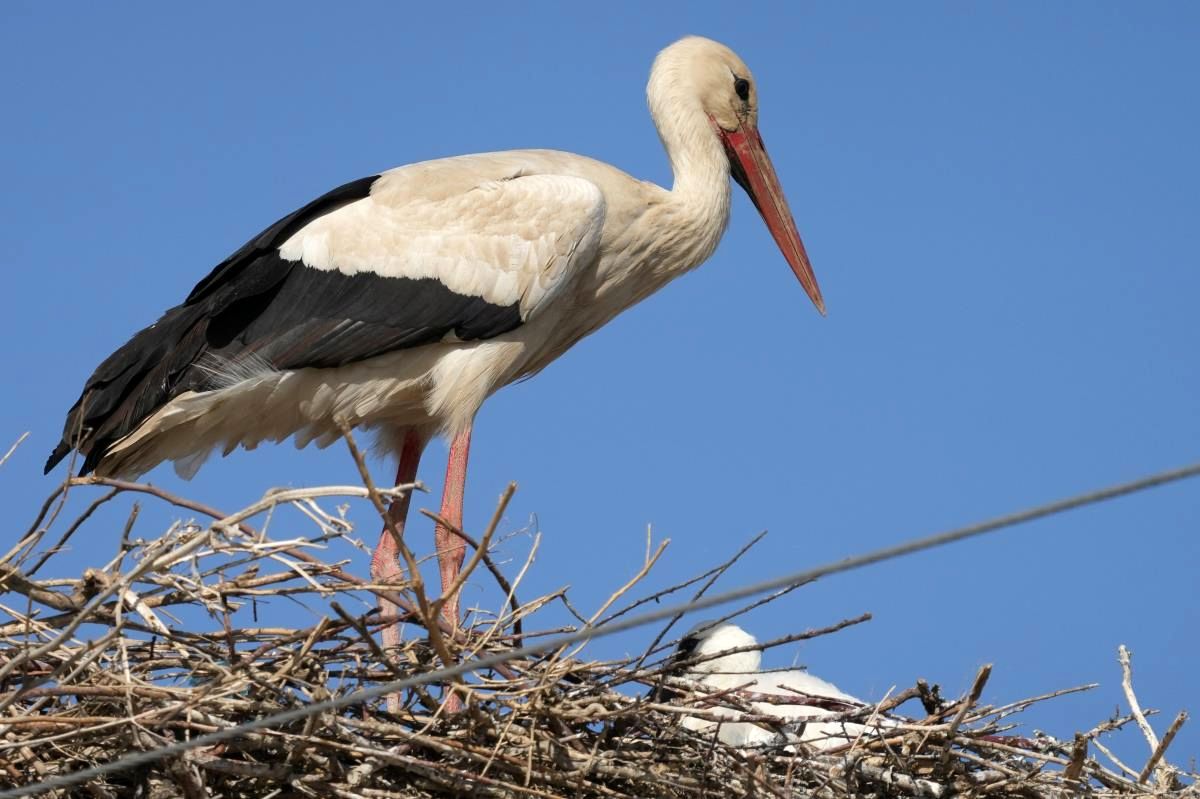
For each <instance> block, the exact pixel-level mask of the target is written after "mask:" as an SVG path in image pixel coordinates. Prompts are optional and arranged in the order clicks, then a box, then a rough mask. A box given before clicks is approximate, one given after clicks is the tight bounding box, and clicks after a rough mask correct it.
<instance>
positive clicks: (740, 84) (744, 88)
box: [733, 78, 750, 100]
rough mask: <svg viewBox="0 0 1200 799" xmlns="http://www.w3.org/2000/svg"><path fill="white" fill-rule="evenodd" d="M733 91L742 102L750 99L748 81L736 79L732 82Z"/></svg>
mask: <svg viewBox="0 0 1200 799" xmlns="http://www.w3.org/2000/svg"><path fill="white" fill-rule="evenodd" d="M733 90H734V91H735V92H737V96H738V97H740V98H742V100H749V99H750V81H748V80H746V79H745V78H738V79H737V80H735V81H734V82H733Z"/></svg>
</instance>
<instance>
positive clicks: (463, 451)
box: [433, 426, 471, 627]
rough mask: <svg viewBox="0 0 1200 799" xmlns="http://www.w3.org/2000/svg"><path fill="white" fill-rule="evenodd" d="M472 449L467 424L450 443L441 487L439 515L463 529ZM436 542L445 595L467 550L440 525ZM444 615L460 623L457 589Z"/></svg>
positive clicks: (434, 537) (454, 536)
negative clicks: (444, 477) (468, 460)
mask: <svg viewBox="0 0 1200 799" xmlns="http://www.w3.org/2000/svg"><path fill="white" fill-rule="evenodd" d="M470 451H471V428H470V427H469V426H468V427H467V429H466V430H463V431H462V432H461V433H459V434H458V435H456V436H455V437H454V440H453V441H451V442H450V461H449V463H447V464H446V486H445V488H444V489H443V490H442V510H441V513H440V514H439V515H440V516H441V517H442V518H443V519H445V520H446V521H448V522H449V523H450V524H452V525H454V526H455V527H457V528H458V529H460V530H461V529H462V521H463V491H464V490H465V488H466V483H467V456H468V455H469V454H470ZM433 543H434V546H435V547H436V548H437V554H438V571H440V572H441V575H442V595H443V596H445V594H446V591H447V590H448V589H449V588H450V586H451V585H452V584H453V583H454V578H455V577H457V576H458V572H459V569H461V568H462V564H463V557H464V556H465V555H466V552H467V549H466V546H465V545H464V544H463V541H462V539H460V538H459V537H458V536H456V535H455V534H454V533H452V532H451V531H450V530H449V529H447V528H446V527H443V526H442V525H440V524H439V525H438V526H437V529H435V530H434V533H433ZM442 615H443V616H444V617H445V618H446V620H447V621H448V622H450V624H451V625H453V626H455V627H457V626H458V592H457V591H456V592H455V594H454V596H451V597H446V604H444V605H443V606H442Z"/></svg>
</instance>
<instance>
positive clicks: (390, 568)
mask: <svg viewBox="0 0 1200 799" xmlns="http://www.w3.org/2000/svg"><path fill="white" fill-rule="evenodd" d="M424 448H425V441H424V439H423V438H422V437H421V436H419V435H418V434H417V433H416V432H415V431H413V430H409V431H408V432H407V433H406V434H405V435H404V444H403V446H402V447H401V448H400V465H399V467H397V469H396V484H397V485H400V484H401V483H411V482H413V481H414V480H416V479H417V465H418V464H419V463H420V462H421V450H423V449H424ZM411 498H412V492H408V493H406V494H404V496H402V497H398V498H397V499H394V500H392V504H391V505H390V506H389V507H388V516H389V517H390V519H391V521H392V525H393V526H394V527H395V528H396V532H397V533H400V534H401V535H403V534H404V521H405V519H407V518H408V503H409V500H410V499H411ZM403 576H404V570H403V569H401V568H400V550H399V548H398V547H397V546H396V540H395V538H393V537H392V533H391V531H390V530H388V528H387V526H384V528H383V533H382V534H381V535H380V536H379V544H378V545H377V546H376V547H375V554H374V555H372V556H371V579H372V580H374V581H375V582H378V583H384V582H388V581H390V580H398V579H400V578H401V577H403ZM399 610H400V609H399V608H397V607H396V606H395V605H393V604H392V603H391V602H388V601H387V600H386V599H383V598H382V597H380V599H379V612H380V613H381V614H382V615H384V616H395V615H396V614H397V613H399ZM399 646H400V625H399V624H398V623H393V624H388V625H386V626H385V627H384V628H383V651H384V652H387V653H388V655H389V657H390V656H391V653H392V652H393V651H395V650H396V649H398V648H399ZM387 706H388V710H389V711H391V712H392V713H396V712H399V710H400V695H399V694H388V697H387Z"/></svg>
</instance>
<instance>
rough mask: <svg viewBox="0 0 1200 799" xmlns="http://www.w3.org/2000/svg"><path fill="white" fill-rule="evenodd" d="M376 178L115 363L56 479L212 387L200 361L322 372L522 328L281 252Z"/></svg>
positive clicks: (98, 380) (132, 344)
mask: <svg viewBox="0 0 1200 799" xmlns="http://www.w3.org/2000/svg"><path fill="white" fill-rule="evenodd" d="M376 179H377V176H376V177H371V178H364V179H362V180H357V181H354V182H353V183H347V184H346V185H344V186H341V187H339V188H337V189H334V190H333V191H332V192H329V193H328V194H326V195H324V196H322V197H320V198H318V199H317V200H314V201H313V202H311V203H309V204H308V205H306V206H304V207H303V208H301V209H300V210H298V211H296V212H295V213H292V214H289V215H288V216H286V217H284V218H283V219H281V220H279V221H278V222H276V223H275V224H274V225H272V226H271V227H269V228H267V229H266V230H264V231H263V232H262V233H260V234H259V235H258V236H256V237H255V238H253V239H251V240H250V241H249V242H248V243H247V244H246V245H245V246H243V247H242V248H241V249H239V250H238V251H237V252H235V253H234V254H233V255H231V256H230V257H229V258H227V259H225V260H224V261H222V262H221V263H220V264H218V265H217V267H216V268H215V269H213V271H212V272H211V273H209V275H208V276H207V277H205V278H204V279H203V280H201V281H200V282H199V283H198V284H196V287H195V288H194V289H192V292H191V293H190V294H189V295H188V297H187V299H186V300H185V301H184V303H183V304H182V305H179V306H177V307H175V308H172V309H170V310H169V311H167V312H166V313H165V314H164V315H163V316H162V318H161V319H159V320H158V321H157V322H155V323H154V324H153V325H151V326H150V327H147V328H145V329H144V330H141V331H139V332H138V333H137V334H135V335H134V336H133V338H131V339H130V340H129V341H128V342H127V343H126V344H125V345H124V346H123V347H121V348H120V349H119V350H117V351H116V352H114V353H113V354H112V355H110V356H109V357H108V358H107V359H105V361H104V362H103V363H101V364H100V366H99V367H98V368H97V369H96V371H95V373H94V374H93V375H92V376H91V378H89V379H88V381H87V383H86V384H85V386H84V389H83V393H82V395H81V396H80V398H79V400H78V401H77V402H76V403H75V405H74V407H72V408H71V410H70V412H69V413H68V414H67V420H66V424H65V426H64V430H63V438H62V442H61V443H60V444H59V445H58V447H56V448H55V450H54V452H53V453H52V454H51V455H50V458H49V460H48V461H47V462H46V471H47V472H49V471H50V470H51V469H52V468H54V466H55V465H57V464H58V462H59V461H61V460H62V459H63V458H64V457H65V456H66V455H67V454H68V453H69V452H70V451H71V450H72V449H79V450H80V451H81V452H83V453H84V454H85V458H84V462H83V466H82V468H81V470H80V473H81V474H86V473H88V472H90V471H92V470H93V469H95V467H96V465H97V464H98V463H99V462H100V461H101V460H102V459H103V457H104V455H105V453H106V452H107V451H108V448H109V447H110V446H111V445H112V444H113V443H114V442H116V441H118V440H120V439H121V438H123V437H124V436H126V435H128V434H129V433H131V432H133V431H134V430H135V429H137V427H138V425H140V424H141V423H142V422H143V421H145V420H146V418H148V417H149V416H150V415H151V414H153V413H154V412H155V411H156V410H158V409H159V408H160V407H162V406H163V405H165V404H166V403H167V402H169V401H170V400H171V399H173V398H174V397H177V396H179V395H180V394H182V393H184V392H186V391H205V390H210V389H212V388H214V385H213V383H212V380H213V377H212V373H211V371H210V370H209V369H207V368H205V367H204V364H203V361H202V359H203V358H205V357H206V356H214V357H215V358H216V359H218V360H219V359H225V360H228V361H238V360H239V359H243V358H247V357H250V356H253V357H254V359H255V362H256V363H267V364H269V365H270V366H271V367H272V368H275V369H301V368H308V367H316V368H324V367H334V366H343V365H345V364H348V363H352V362H355V361H360V360H363V359H366V358H371V357H374V356H377V355H382V354H384V353H386V352H391V351H394V350H399V349H405V348H408V347H415V346H420V345H422V344H428V343H432V342H435V341H438V340H441V339H442V338H443V337H444V336H446V334H448V333H451V332H452V333H454V335H456V336H457V337H458V338H459V339H461V340H464V341H470V340H474V339H484V338H491V337H493V336H497V335H500V334H501V333H505V332H507V331H509V330H512V329H513V328H515V327H517V326H518V325H520V324H521V317H520V313H519V310H518V308H517V306H516V305H515V304H514V305H510V306H498V305H493V304H491V303H488V302H486V301H484V300H483V299H480V298H478V297H468V296H464V295H461V294H456V293H454V292H453V291H451V290H450V289H448V288H446V286H444V285H443V284H441V283H440V282H438V281H437V280H433V279H430V278H424V279H409V278H393V277H383V276H380V275H376V274H373V273H369V272H359V273H356V274H354V275H347V274H344V273H341V272H337V271H333V270H320V269H313V268H311V267H308V266H305V265H304V264H303V263H300V262H298V261H287V260H284V259H283V258H282V257H280V255H279V246H280V245H281V244H283V243H284V242H285V241H287V239H288V238H290V237H291V236H292V235H293V234H294V233H296V231H298V230H300V228H302V227H303V226H304V225H307V224H308V223H309V222H312V221H313V220H314V219H316V218H318V217H320V216H323V215H324V214H327V213H329V212H331V211H334V210H336V209H337V208H340V207H342V206H343V205H346V204H347V203H350V202H354V201H355V200H358V199H362V198H363V197H366V196H368V194H369V193H370V188H371V184H372V183H374V181H375V180H376Z"/></svg>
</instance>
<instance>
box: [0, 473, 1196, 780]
mask: <svg viewBox="0 0 1200 799" xmlns="http://www.w3.org/2000/svg"><path fill="white" fill-rule="evenodd" d="M1197 475H1200V463H1194V464H1191V465H1190V466H1184V467H1182V468H1180V469H1171V470H1168V471H1164V472H1158V473H1157V474H1153V475H1150V476H1148V477H1143V478H1140V479H1138V480H1132V481H1130V482H1126V483H1120V484H1117V485H1114V486H1109V487H1107V488H1101V489H1098V490H1096V491H1090V492H1088V493H1085V494H1077V495H1075V496H1073V497H1068V498H1067V499H1061V500H1058V501H1056V502H1050V503H1048V504H1045V505H1039V506H1036V507H1033V508H1029V509H1027V510H1023V511H1018V512H1016V513H1010V514H1007V515H1004V516H999V517H996V518H994V519H989V520H987V521H983V522H978V523H976V524H972V525H968V526H966V527H959V528H956V529H953V530H949V531H947V532H944V533H937V534H935V535H930V536H926V537H924V538H915V539H911V540H909V541H906V542H904V543H900V544H896V545H895V546H890V547H883V548H882V549H877V550H874V551H873V552H868V553H866V554H864V555H856V556H854V557H851V558H847V559H845V560H842V561H838V562H835V563H829V564H826V565H824V566H818V567H817V568H815V569H806V570H804V571H799V572H793V573H791V574H787V575H784V576H782V577H776V578H774V579H771V580H764V581H762V582H759V583H755V584H753V585H748V586H744V587H742V588H736V589H734V590H732V591H726V592H725V593H723V594H718V595H714V596H709V597H703V598H701V599H698V600H693V601H690V602H682V603H678V604H676V605H672V606H670V607H664V608H661V609H659V610H655V611H652V612H650V613H644V614H642V615H640V616H633V617H630V618H628V619H625V620H622V621H615V622H613V623H611V624H608V625H605V626H604V627H594V628H585V629H583V630H579V631H577V632H574V633H568V634H566V635H560V636H557V637H554V638H549V639H546V640H544V641H542V642H540V643H537V644H529V645H528V646H523V647H520V648H519V649H513V650H511V651H508V652H498V653H496V654H492V655H486V656H484V657H481V658H477V659H475V660H472V661H470V662H466V663H459V664H456V665H453V666H450V667H448V668H442V669H438V670H437V671H431V672H427V673H425V674H420V675H416V676H413V677H407V678H405V679H403V680H394V681H392V682H388V683H381V684H379V685H374V686H371V687H370V688H363V689H360V690H358V691H354V692H352V693H349V694H346V695H345V696H340V697H335V698H333V699H326V700H324V701H322V702H314V703H312V704H309V705H305V706H304V707H299V708H294V709H292V710H287V711H284V712H282V713H276V714H275V715H272V716H265V717H263V718H261V719H255V720H254V721H248V722H245V723H243V724H239V725H237V726H234V727H228V728H225V729H221V730H217V731H216V732H210V733H206V734H204V735H200V736H197V737H195V738H190V739H188V740H186V741H176V742H175V743H172V744H167V745H165V746H162V747H159V748H157V749H151V750H148V751H145V752H135V753H134V754H131V755H126V756H125V757H122V758H118V759H117V760H114V761H112V762H110V763H103V764H101V765H98V766H89V767H88V768H85V769H81V770H79V771H73V772H71V773H70V774H61V775H58V776H55V777H51V778H49V779H47V780H44V781H42V782H39V783H35V784H33V785H26V786H24V787H20V788H13V789H10V790H7V791H0V799H20V797H24V796H31V795H33V794H37V793H42V792H44V791H51V790H56V789H58V788H67V787H70V786H72V785H78V784H79V783H82V782H86V781H88V780H91V779H94V778H96V777H103V776H104V775H106V774H112V773H115V772H118V771H124V770H125V769H131V768H136V767H138V766H144V765H147V764H149V763H154V762H156V761H158V760H162V759H164V758H168V757H172V756H175V755H181V754H183V753H185V752H187V751H188V750H190V749H197V748H199V747H204V746H211V745H213V744H217V743H221V742H222V741H228V740H230V739H231V738H237V737H239V736H241V735H243V734H244V733H247V732H252V731H254V730H261V729H263V728H266V727H274V726H277V725H284V724H288V723H290V722H293V721H300V720H302V719H305V718H308V717H309V716H314V715H317V714H319V713H325V712H328V711H331V710H340V709H342V708H345V707H349V706H350V705H356V704H358V703H360V702H365V701H367V700H369V699H375V698H377V697H380V696H384V695H385V694H391V693H396V692H397V691H402V690H404V689H407V688H413V687H415V686H418V685H428V684H430V683H439V682H444V681H446V680H449V679H451V678H454V677H459V676H462V675H463V674H466V673H467V672H469V671H478V670H481V669H488V668H492V667H493V666H498V665H500V664H501V663H504V662H506V661H509V660H515V659H517V658H523V657H526V656H528V655H536V654H540V653H542V652H548V651H550V650H554V649H558V648H559V647H563V646H567V645H570V644H576V643H580V642H583V641H589V640H591V639H594V638H602V637H604V636H609V635H615V634H617V633H621V632H625V631H626V630H632V629H633V628H635V627H640V626H643V625H646V624H650V623H652V622H656V621H661V620H663V619H667V618H670V617H672V616H676V615H680V614H684V613H689V612H691V611H696V610H704V609H706V608H711V607H714V606H716V605H723V604H725V603H727V602H735V601H737V600H740V599H746V598H747V597H750V596H754V595H755V594H763V593H766V592H768V591H774V590H777V589H780V588H785V587H787V586H789V585H794V584H796V583H802V582H808V581H811V580H815V579H817V578H819V577H827V576H829V575H832V574H841V573H842V572H848V571H852V570H854V569H859V568H862V567H863V566H870V565H872V564H875V563H880V562H882V561H885V560H892V559H894V558H899V557H903V556H905V555H911V554H913V553H915V552H922V551H924V550H927V549H934V548H936V547H940V546H944V545H946V544H951V543H954V542H957V541H963V540H965V539H968V538H974V537H976V536H980V535H983V534H985V533H991V532H995V531H998V530H1003V529H1005V528H1010V527H1014V526H1016V525H1020V524H1024V523H1026V522H1031V521H1035V520H1037V519H1043V518H1046V517H1047V516H1054V515H1056V514H1059V513H1063V512H1065V511H1069V510H1074V509H1076V508H1081V507H1084V506H1085V505H1094V504H1097V503H1099V502H1105V501H1108V500H1111V499H1116V498H1117V497H1122V496H1126V495H1128V494H1135V493H1137V492H1139V491H1145V490H1146V489H1149V488H1155V487H1156V486H1161V485H1166V484H1167V483H1174V482H1177V481H1179V480H1184V479H1187V478H1189V477H1195V476H1197ZM2 723H3V720H0V724H2Z"/></svg>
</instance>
